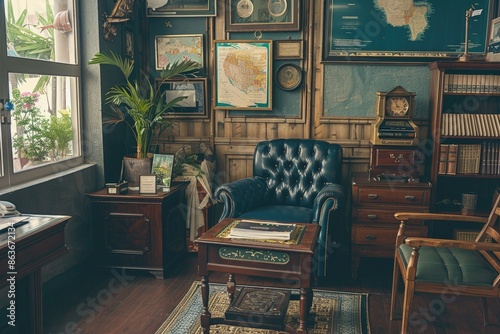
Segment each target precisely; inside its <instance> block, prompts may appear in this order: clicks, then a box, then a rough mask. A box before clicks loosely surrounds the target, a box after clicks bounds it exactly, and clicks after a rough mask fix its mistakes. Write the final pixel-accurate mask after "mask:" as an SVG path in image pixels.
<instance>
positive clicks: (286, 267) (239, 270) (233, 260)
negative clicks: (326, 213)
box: [195, 218, 319, 334]
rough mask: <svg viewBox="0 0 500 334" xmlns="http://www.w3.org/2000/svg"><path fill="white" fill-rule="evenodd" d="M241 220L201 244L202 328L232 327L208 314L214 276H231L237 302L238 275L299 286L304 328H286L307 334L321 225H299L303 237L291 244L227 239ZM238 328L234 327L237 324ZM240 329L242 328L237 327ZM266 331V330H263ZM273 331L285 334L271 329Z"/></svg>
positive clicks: (203, 238)
mask: <svg viewBox="0 0 500 334" xmlns="http://www.w3.org/2000/svg"><path fill="white" fill-rule="evenodd" d="M236 220H237V219H232V218H226V219H224V220H222V221H221V222H219V223H218V224H217V225H215V226H214V227H213V228H211V229H210V230H209V231H208V232H206V233H204V234H203V235H202V236H201V237H200V238H198V239H197V240H196V241H195V242H196V243H198V271H199V274H200V275H201V276H202V279H201V283H202V299H203V313H202V315H201V327H202V328H203V332H204V333H205V334H208V333H209V332H210V325H211V324H217V323H228V321H226V320H225V319H223V318H211V314H210V312H209V310H208V301H209V287H208V278H209V275H210V272H217V271H218V272H224V273H229V274H230V275H229V281H228V283H227V291H228V293H229V298H230V300H231V301H233V300H234V293H235V290H236V281H235V279H234V274H243V275H252V276H261V277H270V278H277V279H281V280H282V281H283V282H284V283H285V282H289V280H292V281H293V282H297V284H294V285H293V287H297V288H300V325H299V328H298V330H297V331H295V330H294V329H292V328H283V329H284V330H287V331H288V332H289V333H307V328H306V320H307V315H308V313H309V309H310V307H311V304H312V297H313V296H312V287H311V285H312V281H313V277H314V273H313V269H312V268H313V267H314V265H313V264H314V257H313V253H314V248H315V246H316V242H317V238H318V233H319V229H318V227H319V226H318V225H316V224H297V227H298V228H300V229H299V231H300V232H299V233H298V234H296V236H297V237H296V238H294V237H292V240H291V241H290V242H286V243H284V242H266V241H252V240H245V239H230V238H225V236H226V235H227V234H228V233H229V231H230V229H231V224H232V223H234V222H235V221H236ZM233 324H234V323H233ZM236 325H239V324H236ZM262 327H263V328H266V327H265V326H262ZM268 328H269V329H275V330H276V329H277V330H282V329H280V328H275V327H268Z"/></svg>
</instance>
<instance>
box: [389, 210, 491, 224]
mask: <svg viewBox="0 0 500 334" xmlns="http://www.w3.org/2000/svg"><path fill="white" fill-rule="evenodd" d="M394 217H396V219H398V220H401V221H408V220H411V219H420V220H438V221H439V220H441V221H450V220H453V221H459V222H475V223H483V224H484V223H486V222H487V221H488V218H487V217H477V216H463V215H451V214H444V213H425V212H396V213H395V214H394Z"/></svg>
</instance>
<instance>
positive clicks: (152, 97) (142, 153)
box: [89, 51, 200, 158]
mask: <svg viewBox="0 0 500 334" xmlns="http://www.w3.org/2000/svg"><path fill="white" fill-rule="evenodd" d="M89 64H104V65H112V66H116V67H118V68H119V69H120V71H121V72H122V73H123V75H124V77H125V80H126V82H125V84H123V85H115V86H113V87H111V88H110V90H109V91H108V92H107V93H106V101H107V102H108V103H109V105H110V107H111V109H112V114H111V115H109V117H107V118H106V119H105V120H104V123H107V124H118V123H120V122H123V121H126V119H127V115H128V116H130V119H131V120H132V122H131V123H132V124H130V123H128V122H126V123H127V124H128V125H129V126H130V128H131V130H132V132H133V134H134V137H135V140H136V143H137V154H136V157H137V158H146V157H148V156H149V154H150V146H151V139H152V136H153V134H154V133H155V131H157V133H161V131H163V130H164V129H165V128H167V127H169V126H171V125H172V123H171V122H170V121H168V120H167V119H165V118H164V117H163V116H164V115H165V114H166V113H167V112H168V110H169V109H170V108H171V107H173V106H175V105H176V104H177V103H179V102H180V101H182V100H183V99H185V97H177V98H175V99H172V100H170V101H166V98H165V95H164V94H163V93H161V91H160V87H161V84H162V83H164V82H165V81H166V80H168V79H171V78H173V77H179V76H184V77H188V76H194V75H195V74H194V73H195V71H197V70H198V69H199V67H200V65H199V64H198V63H197V62H195V61H192V60H183V61H178V62H174V63H171V64H167V66H166V67H165V68H164V69H162V70H161V72H160V82H159V83H158V84H157V85H156V87H154V86H153V84H151V82H150V80H149V76H148V75H147V74H145V73H142V72H141V75H140V80H131V79H130V76H131V74H132V72H133V70H134V60H133V59H130V58H125V57H122V56H121V55H118V54H117V53H114V52H113V51H109V53H100V52H98V53H96V54H95V55H94V57H93V58H92V59H91V60H90V61H89ZM122 109H124V110H125V112H123V111H122Z"/></svg>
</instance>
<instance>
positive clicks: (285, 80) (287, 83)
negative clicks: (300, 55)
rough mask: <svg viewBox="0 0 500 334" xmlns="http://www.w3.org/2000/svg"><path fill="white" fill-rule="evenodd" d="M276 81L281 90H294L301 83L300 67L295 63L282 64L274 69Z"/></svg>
mask: <svg viewBox="0 0 500 334" xmlns="http://www.w3.org/2000/svg"><path fill="white" fill-rule="evenodd" d="M276 83H277V84H278V86H279V87H280V88H281V89H283V90H294V89H297V88H299V87H300V85H301V83H302V69H301V68H300V67H299V66H297V65H295V64H283V65H281V66H280V67H278V70H277V71H276Z"/></svg>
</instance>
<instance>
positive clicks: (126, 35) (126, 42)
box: [123, 29, 134, 58]
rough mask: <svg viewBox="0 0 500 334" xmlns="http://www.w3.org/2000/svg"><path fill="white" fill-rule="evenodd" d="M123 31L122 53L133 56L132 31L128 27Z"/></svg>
mask: <svg viewBox="0 0 500 334" xmlns="http://www.w3.org/2000/svg"><path fill="white" fill-rule="evenodd" d="M123 31H124V32H123V54H124V55H125V56H127V57H130V58H134V33H133V32H132V31H131V30H129V29H124V30H123Z"/></svg>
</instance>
